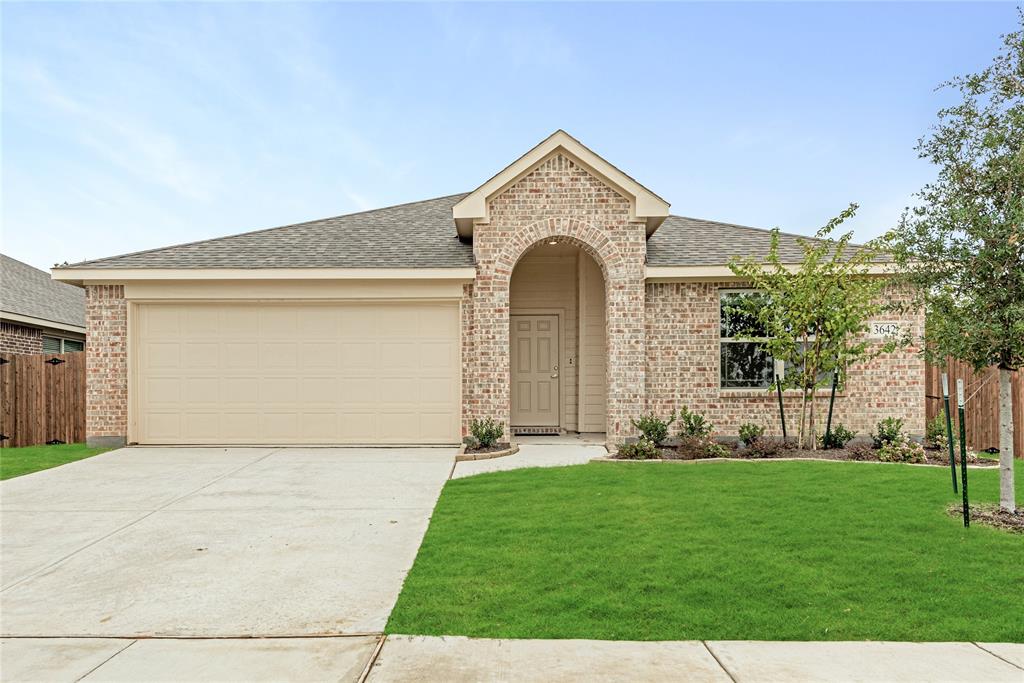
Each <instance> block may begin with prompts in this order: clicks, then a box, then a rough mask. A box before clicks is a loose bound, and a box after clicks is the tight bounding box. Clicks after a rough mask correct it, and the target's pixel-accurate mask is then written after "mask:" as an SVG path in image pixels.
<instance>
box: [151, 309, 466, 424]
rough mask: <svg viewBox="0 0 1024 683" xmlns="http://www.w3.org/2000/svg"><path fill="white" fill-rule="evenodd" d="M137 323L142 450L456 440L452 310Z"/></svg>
mask: <svg viewBox="0 0 1024 683" xmlns="http://www.w3.org/2000/svg"><path fill="white" fill-rule="evenodd" d="M137 316H138V323H137V325H136V327H135V332H134V334H137V335H138V337H139V338H138V339H136V340H134V342H135V343H133V345H132V347H133V349H136V352H137V353H138V359H137V363H136V367H137V368H138V377H137V378H136V381H135V384H134V385H133V387H138V389H137V391H138V396H137V400H136V402H135V404H134V405H135V406H136V407H135V410H137V411H138V415H137V417H136V418H135V420H134V422H135V424H136V426H137V430H138V432H139V433H138V434H137V439H138V441H139V442H141V443H238V444H242V443H327V444H330V443H410V444H420V443H454V442H457V441H458V433H459V430H458V427H459V390H460V379H459V378H460V367H459V343H458V330H459V314H458V305H457V304H456V303H455V302H451V303H446V304H436V303H423V302H416V303H413V302H408V303H398V302H394V303H392V302H388V303H378V304H355V303H334V304H323V303H280V304H270V303H261V304H243V303H237V304H230V303H202V302H195V303H178V304H140V305H139V306H138V311H137ZM445 335H448V336H445ZM133 391H135V389H134V388H133Z"/></svg>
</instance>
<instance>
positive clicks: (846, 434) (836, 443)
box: [821, 422, 857, 449]
mask: <svg viewBox="0 0 1024 683" xmlns="http://www.w3.org/2000/svg"><path fill="white" fill-rule="evenodd" d="M855 436H857V432H853V431H850V430H849V429H847V428H846V427H845V426H844V425H843V423H841V422H838V423H836V426H835V427H833V428H832V431H830V432H825V434H823V435H822V437H821V447H822V448H825V449H829V448H845V447H846V444H848V443H849V442H850V441H852V440H853V437H855Z"/></svg>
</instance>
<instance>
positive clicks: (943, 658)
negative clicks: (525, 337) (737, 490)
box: [0, 635, 1024, 683]
mask: <svg viewBox="0 0 1024 683" xmlns="http://www.w3.org/2000/svg"><path fill="white" fill-rule="evenodd" d="M381 640H382V637H380V636H337V637H330V638H248V639H237V638H235V639H159V638H154V639H141V640H132V639H114V638H82V639H28V638H26V639H22V638H13V639H8V640H5V641H3V643H2V655H0V661H2V665H3V667H2V668H3V671H2V676H3V680H5V681H23V680H32V681H38V680H46V681H79V680H83V681H88V682H90V683H91V682H93V681H183V680H188V681H327V680H330V681H347V682H352V683H357V682H359V683H361V682H362V681H370V682H371V683H383V682H395V681H410V682H412V681H417V682H418V681H439V682H441V681H443V682H445V683H449V682H452V683H454V682H457V681H538V682H540V681H545V682H547V681H576V680H586V681H715V682H719V681H720V682H721V683H731V682H733V681H735V682H737V683H743V682H745V681H779V682H782V681H786V682H789V681H886V682H890V681H915V682H916V681H985V682H987V683H997V682H999V681H1008V682H1012V683H1020V681H1022V680H1024V645H1022V644H1006V643H1003V644H991V643H977V644H975V643H892V642H756V641H699V640H697V641H679V642H629V641H595V640H490V639H474V638H464V637H460V636H450V637H427V636H399V635H396V636H389V637H387V638H386V639H384V640H383V644H382V643H381Z"/></svg>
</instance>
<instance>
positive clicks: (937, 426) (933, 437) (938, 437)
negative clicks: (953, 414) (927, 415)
mask: <svg viewBox="0 0 1024 683" xmlns="http://www.w3.org/2000/svg"><path fill="white" fill-rule="evenodd" d="M924 443H925V446H927V447H928V448H938V449H939V450H945V449H946V447H947V446H948V445H949V437H948V436H946V416H945V414H943V413H940V414H938V415H936V416H935V417H934V418H933V419H932V420H931V421H930V422H929V423H928V424H927V425H926V426H925V429H924Z"/></svg>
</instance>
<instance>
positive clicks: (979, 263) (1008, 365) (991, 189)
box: [888, 10, 1024, 512]
mask: <svg viewBox="0 0 1024 683" xmlns="http://www.w3.org/2000/svg"><path fill="white" fill-rule="evenodd" d="M1018 17H1019V21H1020V28H1019V29H1018V30H1017V31H1015V32H1013V33H1010V34H1007V35H1005V36H1003V47H1002V49H1001V50H1000V52H999V54H998V55H997V56H996V58H995V59H994V60H993V62H992V64H991V65H990V66H988V67H987V68H985V69H983V70H981V71H980V72H978V73H976V74H970V75H967V76H957V77H956V78H953V79H952V80H950V81H948V82H946V83H944V84H943V87H945V88H949V89H952V90H955V91H959V95H960V97H961V101H960V102H959V103H957V104H954V105H952V106H950V107H946V108H944V109H941V110H940V111H939V113H938V123H937V124H936V125H935V126H934V127H933V128H932V130H931V133H930V135H929V137H927V138H924V139H922V140H920V141H919V142H918V145H917V151H918V155H919V156H920V157H921V158H923V159H928V160H929V161H931V162H932V163H933V164H934V165H935V166H936V167H937V170H938V177H937V178H936V180H935V181H934V182H931V183H929V184H927V185H925V186H924V188H923V189H922V190H921V191H920V192H919V193H918V194H917V198H918V200H920V201H919V205H918V206H915V207H913V208H912V209H909V210H907V211H906V212H904V214H903V216H902V218H901V219H900V222H899V225H898V226H897V227H896V228H895V230H893V231H892V232H891V233H890V234H889V235H888V243H889V248H890V250H891V252H892V254H893V256H894V258H895V261H896V264H897V266H898V268H899V271H900V274H901V275H902V277H903V280H904V281H905V282H906V283H908V284H909V285H910V290H911V291H912V292H913V301H912V302H911V303H912V305H915V306H923V307H924V309H925V311H926V314H927V324H926V328H925V353H926V355H927V356H928V358H929V360H931V362H933V363H936V364H943V363H944V362H945V359H946V358H947V357H953V358H956V359H959V360H962V361H964V362H967V363H970V364H971V365H972V366H973V367H974V369H975V370H976V371H978V372H981V371H983V370H985V369H986V368H990V367H992V366H995V367H996V368H997V370H996V372H998V374H999V472H1000V487H999V502H1000V506H1001V507H1002V508H1003V510H1006V511H1008V512H1013V511H1014V510H1015V509H1016V500H1015V496H1014V485H1013V476H1014V470H1013V456H1014V453H1013V429H1014V425H1013V412H1014V411H1013V395H1012V393H1011V390H1010V380H1011V375H1012V373H1013V372H1014V371H1015V370H1019V369H1020V368H1021V367H1022V366H1024V11H1022V10H1018ZM1018 428H1020V425H1018Z"/></svg>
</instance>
